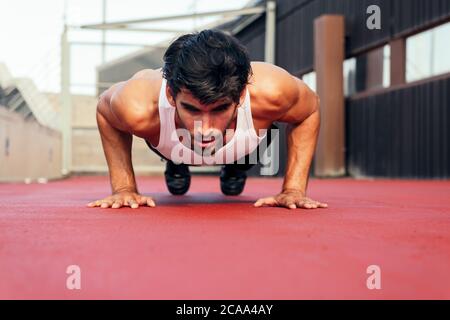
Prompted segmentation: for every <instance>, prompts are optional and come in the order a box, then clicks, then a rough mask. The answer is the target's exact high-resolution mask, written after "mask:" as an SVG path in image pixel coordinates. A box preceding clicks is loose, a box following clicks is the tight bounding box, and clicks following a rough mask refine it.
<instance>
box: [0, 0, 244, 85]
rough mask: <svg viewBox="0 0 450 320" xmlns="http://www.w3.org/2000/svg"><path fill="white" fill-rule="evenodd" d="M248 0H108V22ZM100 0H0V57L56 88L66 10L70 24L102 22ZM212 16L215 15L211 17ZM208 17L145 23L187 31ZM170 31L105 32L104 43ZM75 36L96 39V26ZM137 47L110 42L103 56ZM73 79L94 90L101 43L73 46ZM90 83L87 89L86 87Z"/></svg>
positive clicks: (158, 37) (149, 40) (156, 38)
mask: <svg viewBox="0 0 450 320" xmlns="http://www.w3.org/2000/svg"><path fill="white" fill-rule="evenodd" d="M247 2H248V0H227V1H216V0H215V1H212V0H197V1H194V0H164V1H163V0H107V10H106V11H107V15H106V16H107V21H117V20H125V19H139V18H148V17H156V16H166V15H173V14H183V13H188V12H193V11H194V10H196V11H197V12H206V11H213V10H214V11H215V10H222V9H235V8H242V7H243V6H244V5H245V4H246V3H247ZM102 3H103V0H36V1H34V0H0V40H1V41H0V62H4V63H6V65H7V66H8V68H9V69H10V71H11V73H12V74H13V76H15V77H31V78H32V79H33V80H35V82H36V83H37V85H38V87H39V88H41V89H42V90H52V91H54V90H55V89H58V87H59V71H60V37H61V33H62V30H63V25H64V12H66V21H67V23H68V24H69V25H82V24H89V23H100V22H101V20H102ZM213 19H215V18H213ZM210 21H211V18H209V19H201V20H198V21H197V22H195V21H194V20H182V21H177V22H166V23H158V24H151V25H147V26H149V27H153V26H164V27H167V28H174V29H182V30H190V29H191V28H192V27H194V26H195V23H197V25H202V24H204V23H208V22H210ZM167 38H173V35H171V34H167V33H166V34H161V33H158V34H156V33H139V32H138V33H130V32H123V31H116V32H108V33H107V41H108V42H120V43H124V42H126V43H135V44H154V43H157V42H160V41H162V40H164V39H167ZM70 39H71V40H73V41H100V40H101V32H99V31H89V30H87V31H73V32H71V34H70ZM136 49H138V48H136V47H109V48H108V49H107V52H106V53H107V56H106V57H107V60H111V59H114V58H117V57H119V56H122V55H124V54H127V53H130V52H132V51H134V50H136ZM71 53H72V82H73V83H74V84H75V86H74V88H73V89H74V91H76V92H91V91H92V92H93V88H92V85H93V84H94V83H95V67H96V66H97V65H99V64H101V50H100V47H99V46H73V47H72V50H71ZM89 86H91V88H89Z"/></svg>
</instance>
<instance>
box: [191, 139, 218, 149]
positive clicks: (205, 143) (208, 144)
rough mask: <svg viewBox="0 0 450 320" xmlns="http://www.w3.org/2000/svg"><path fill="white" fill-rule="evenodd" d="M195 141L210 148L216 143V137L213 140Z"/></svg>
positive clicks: (202, 146) (203, 146) (200, 145)
mask: <svg viewBox="0 0 450 320" xmlns="http://www.w3.org/2000/svg"><path fill="white" fill-rule="evenodd" d="M195 143H196V144H197V145H198V146H199V147H201V148H208V147H210V146H212V145H213V144H214V139H211V140H200V141H198V140H195Z"/></svg>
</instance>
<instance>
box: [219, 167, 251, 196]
mask: <svg viewBox="0 0 450 320" xmlns="http://www.w3.org/2000/svg"><path fill="white" fill-rule="evenodd" d="M246 179H247V173H246V172H245V171H243V170H239V169H238V168H236V166H234V165H225V166H223V167H222V170H221V171H220V189H221V190H222V193H223V194H224V195H227V196H237V195H239V194H241V193H242V191H243V190H244V187H245V180H246Z"/></svg>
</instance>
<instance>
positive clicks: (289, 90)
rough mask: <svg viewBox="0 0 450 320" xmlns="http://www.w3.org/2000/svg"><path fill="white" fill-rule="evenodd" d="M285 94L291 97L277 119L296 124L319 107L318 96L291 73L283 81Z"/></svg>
mask: <svg viewBox="0 0 450 320" xmlns="http://www.w3.org/2000/svg"><path fill="white" fill-rule="evenodd" d="M284 88H285V92H286V93H285V94H286V95H287V96H289V97H291V99H290V101H289V103H288V106H287V108H286V109H285V110H286V111H285V112H283V114H282V116H281V117H280V118H279V119H278V121H282V122H287V123H292V124H298V123H301V122H303V120H305V119H306V118H308V117H309V116H310V115H311V114H312V113H314V112H316V111H318V109H319V96H318V95H317V94H316V93H315V92H314V91H312V90H311V89H310V88H309V87H308V86H307V85H306V84H305V83H304V82H303V81H302V80H300V79H299V78H297V77H294V76H292V75H289V78H288V77H286V79H285V81H284Z"/></svg>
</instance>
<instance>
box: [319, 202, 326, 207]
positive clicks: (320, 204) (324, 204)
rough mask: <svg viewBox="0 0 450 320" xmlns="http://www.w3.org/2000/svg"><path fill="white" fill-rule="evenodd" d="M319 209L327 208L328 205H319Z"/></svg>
mask: <svg viewBox="0 0 450 320" xmlns="http://www.w3.org/2000/svg"><path fill="white" fill-rule="evenodd" d="M319 207H320V208H328V204H326V203H319Z"/></svg>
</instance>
